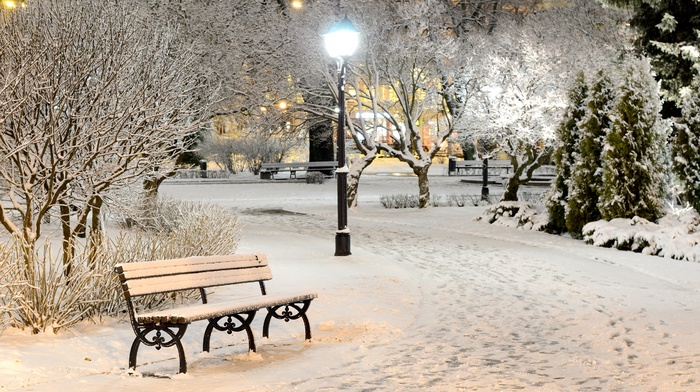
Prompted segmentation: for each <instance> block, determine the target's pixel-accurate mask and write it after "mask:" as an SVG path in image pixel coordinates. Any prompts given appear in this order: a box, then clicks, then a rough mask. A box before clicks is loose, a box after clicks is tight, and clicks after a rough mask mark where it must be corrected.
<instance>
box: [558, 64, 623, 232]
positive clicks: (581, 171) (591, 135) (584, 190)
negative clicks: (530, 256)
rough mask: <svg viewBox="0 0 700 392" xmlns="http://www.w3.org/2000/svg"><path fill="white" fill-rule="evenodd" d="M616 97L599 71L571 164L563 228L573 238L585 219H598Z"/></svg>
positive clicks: (591, 90) (590, 94)
mask: <svg viewBox="0 0 700 392" xmlns="http://www.w3.org/2000/svg"><path fill="white" fill-rule="evenodd" d="M614 100H615V93H614V91H613V87H612V82H611V81H610V77H609V76H608V75H607V74H606V73H605V72H604V71H602V70H601V71H599V72H598V74H597V75H596V80H595V81H594V83H593V85H592V86H591V89H590V92H589V97H588V99H587V102H586V109H585V114H584V116H583V118H582V119H581V120H580V121H579V123H578V128H579V131H580V140H579V144H578V146H577V151H576V152H575V153H574V162H573V164H572V167H571V177H570V178H569V181H568V183H567V185H568V186H569V199H568V202H567V206H566V229H567V230H568V231H569V233H571V235H572V236H573V237H574V238H580V237H581V230H582V229H583V226H584V225H585V224H586V223H588V222H593V221H596V220H599V219H600V217H601V215H600V211H599V210H598V199H599V195H600V192H601V188H602V185H603V184H602V170H601V167H602V162H601V155H602V152H603V147H602V146H603V141H604V139H605V135H606V133H607V131H608V129H609V128H610V123H611V120H610V112H611V110H612V107H613V104H614Z"/></svg>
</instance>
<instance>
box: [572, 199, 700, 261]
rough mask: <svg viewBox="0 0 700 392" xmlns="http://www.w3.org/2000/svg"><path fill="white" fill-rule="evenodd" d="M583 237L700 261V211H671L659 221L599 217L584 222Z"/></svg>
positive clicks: (603, 244)
mask: <svg viewBox="0 0 700 392" xmlns="http://www.w3.org/2000/svg"><path fill="white" fill-rule="evenodd" d="M583 232H584V241H586V242H587V243H589V244H593V245H596V246H601V247H608V248H616V249H620V250H631V251H633V252H639V253H643V254H646V255H656V256H661V257H667V258H672V259H677V260H687V261H694V262H700V215H698V213H697V212H696V211H689V212H687V213H683V214H677V213H674V212H673V211H671V212H670V213H668V214H666V215H665V216H664V217H662V218H661V219H659V221H658V223H654V222H649V221H647V220H646V219H643V218H640V217H633V218H631V219H624V218H617V219H613V220H611V221H605V220H599V221H596V222H591V223H589V224H587V225H586V226H584V228H583Z"/></svg>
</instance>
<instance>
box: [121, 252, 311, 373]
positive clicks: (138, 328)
mask: <svg viewBox="0 0 700 392" xmlns="http://www.w3.org/2000/svg"><path fill="white" fill-rule="evenodd" d="M115 272H116V273H117V274H119V280H120V281H121V286H122V289H123V291H124V298H125V299H126V305H127V309H128V311H129V318H130V319H131V326H132V328H133V330H134V333H135V334H136V338H135V339H134V342H133V343H132V345H131V351H130V353H129V368H131V369H136V355H137V353H138V349H139V346H140V345H141V344H143V345H145V346H150V347H155V348H156V349H157V350H160V349H161V348H162V347H171V346H173V345H174V346H176V348H177V352H178V357H179V360H180V370H179V372H180V373H186V372H187V360H186V359H185V350H184V348H183V345H182V337H183V336H184V335H185V331H186V330H187V327H188V326H189V325H190V324H191V323H193V322H195V321H200V320H207V322H208V325H207V327H206V329H205V332H204V340H203V345H202V347H203V350H204V351H207V352H208V351H209V341H210V338H211V333H212V331H213V330H215V329H216V330H217V331H225V332H227V333H228V334H231V333H233V332H241V331H246V333H247V335H248V348H249V350H250V351H255V339H254V337H253V332H252V330H251V327H250V324H251V322H252V321H253V318H254V317H255V314H256V312H257V311H258V310H260V309H266V310H267V315H266V316H265V321H264V322H263V337H269V327H270V321H271V319H272V318H275V319H279V320H284V321H287V322H288V321H289V320H297V319H302V320H303V322H304V328H305V339H307V340H308V339H311V328H310V326H309V320H308V318H307V316H306V311H307V309H308V308H309V305H310V303H311V300H313V299H314V298H316V297H317V294H316V293H313V292H303V293H292V294H276V295H268V294H267V292H266V290H265V283H264V282H265V281H266V280H270V279H272V273H271V271H270V267H269V265H268V263H267V258H266V257H265V255H263V254H251V255H228V256H201V257H187V258H182V259H171V260H158V261H146V262H137V263H125V264H118V265H116V266H115ZM243 283H258V285H259V289H260V294H257V293H255V294H253V295H251V296H245V297H235V298H231V299H228V300H225V301H221V302H216V303H209V302H208V298H207V293H206V290H205V289H206V288H209V287H216V286H224V285H238V284H243ZM193 289H194V290H198V291H199V293H200V295H201V298H202V303H201V304H200V303H194V304H189V305H183V306H178V307H175V308H174V309H166V310H158V311H143V310H141V309H138V307H137V305H136V304H135V303H134V301H133V299H134V298H137V297H141V296H144V295H151V294H162V293H174V292H178V291H183V290H193ZM254 291H256V292H257V289H256V290H254Z"/></svg>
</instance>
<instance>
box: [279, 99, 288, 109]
mask: <svg viewBox="0 0 700 392" xmlns="http://www.w3.org/2000/svg"><path fill="white" fill-rule="evenodd" d="M279 108H280V109H281V110H285V109H287V102H286V101H280V103H279Z"/></svg>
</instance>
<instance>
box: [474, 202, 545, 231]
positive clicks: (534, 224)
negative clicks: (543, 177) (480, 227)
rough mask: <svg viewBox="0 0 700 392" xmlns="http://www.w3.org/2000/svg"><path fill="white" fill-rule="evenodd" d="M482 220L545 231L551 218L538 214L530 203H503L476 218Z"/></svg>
mask: <svg viewBox="0 0 700 392" xmlns="http://www.w3.org/2000/svg"><path fill="white" fill-rule="evenodd" d="M481 219H486V221H487V222H488V223H491V224H499V225H502V226H508V227H517V228H522V229H526V230H535V231H543V230H544V229H545V228H546V226H547V224H548V220H549V217H548V216H547V214H538V212H537V210H536V209H535V208H534V207H533V206H532V205H531V204H529V203H525V202H521V201H502V202H500V203H498V204H495V205H493V206H490V207H488V208H487V209H486V211H484V214H483V215H482V216H480V217H477V218H476V220H481Z"/></svg>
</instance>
